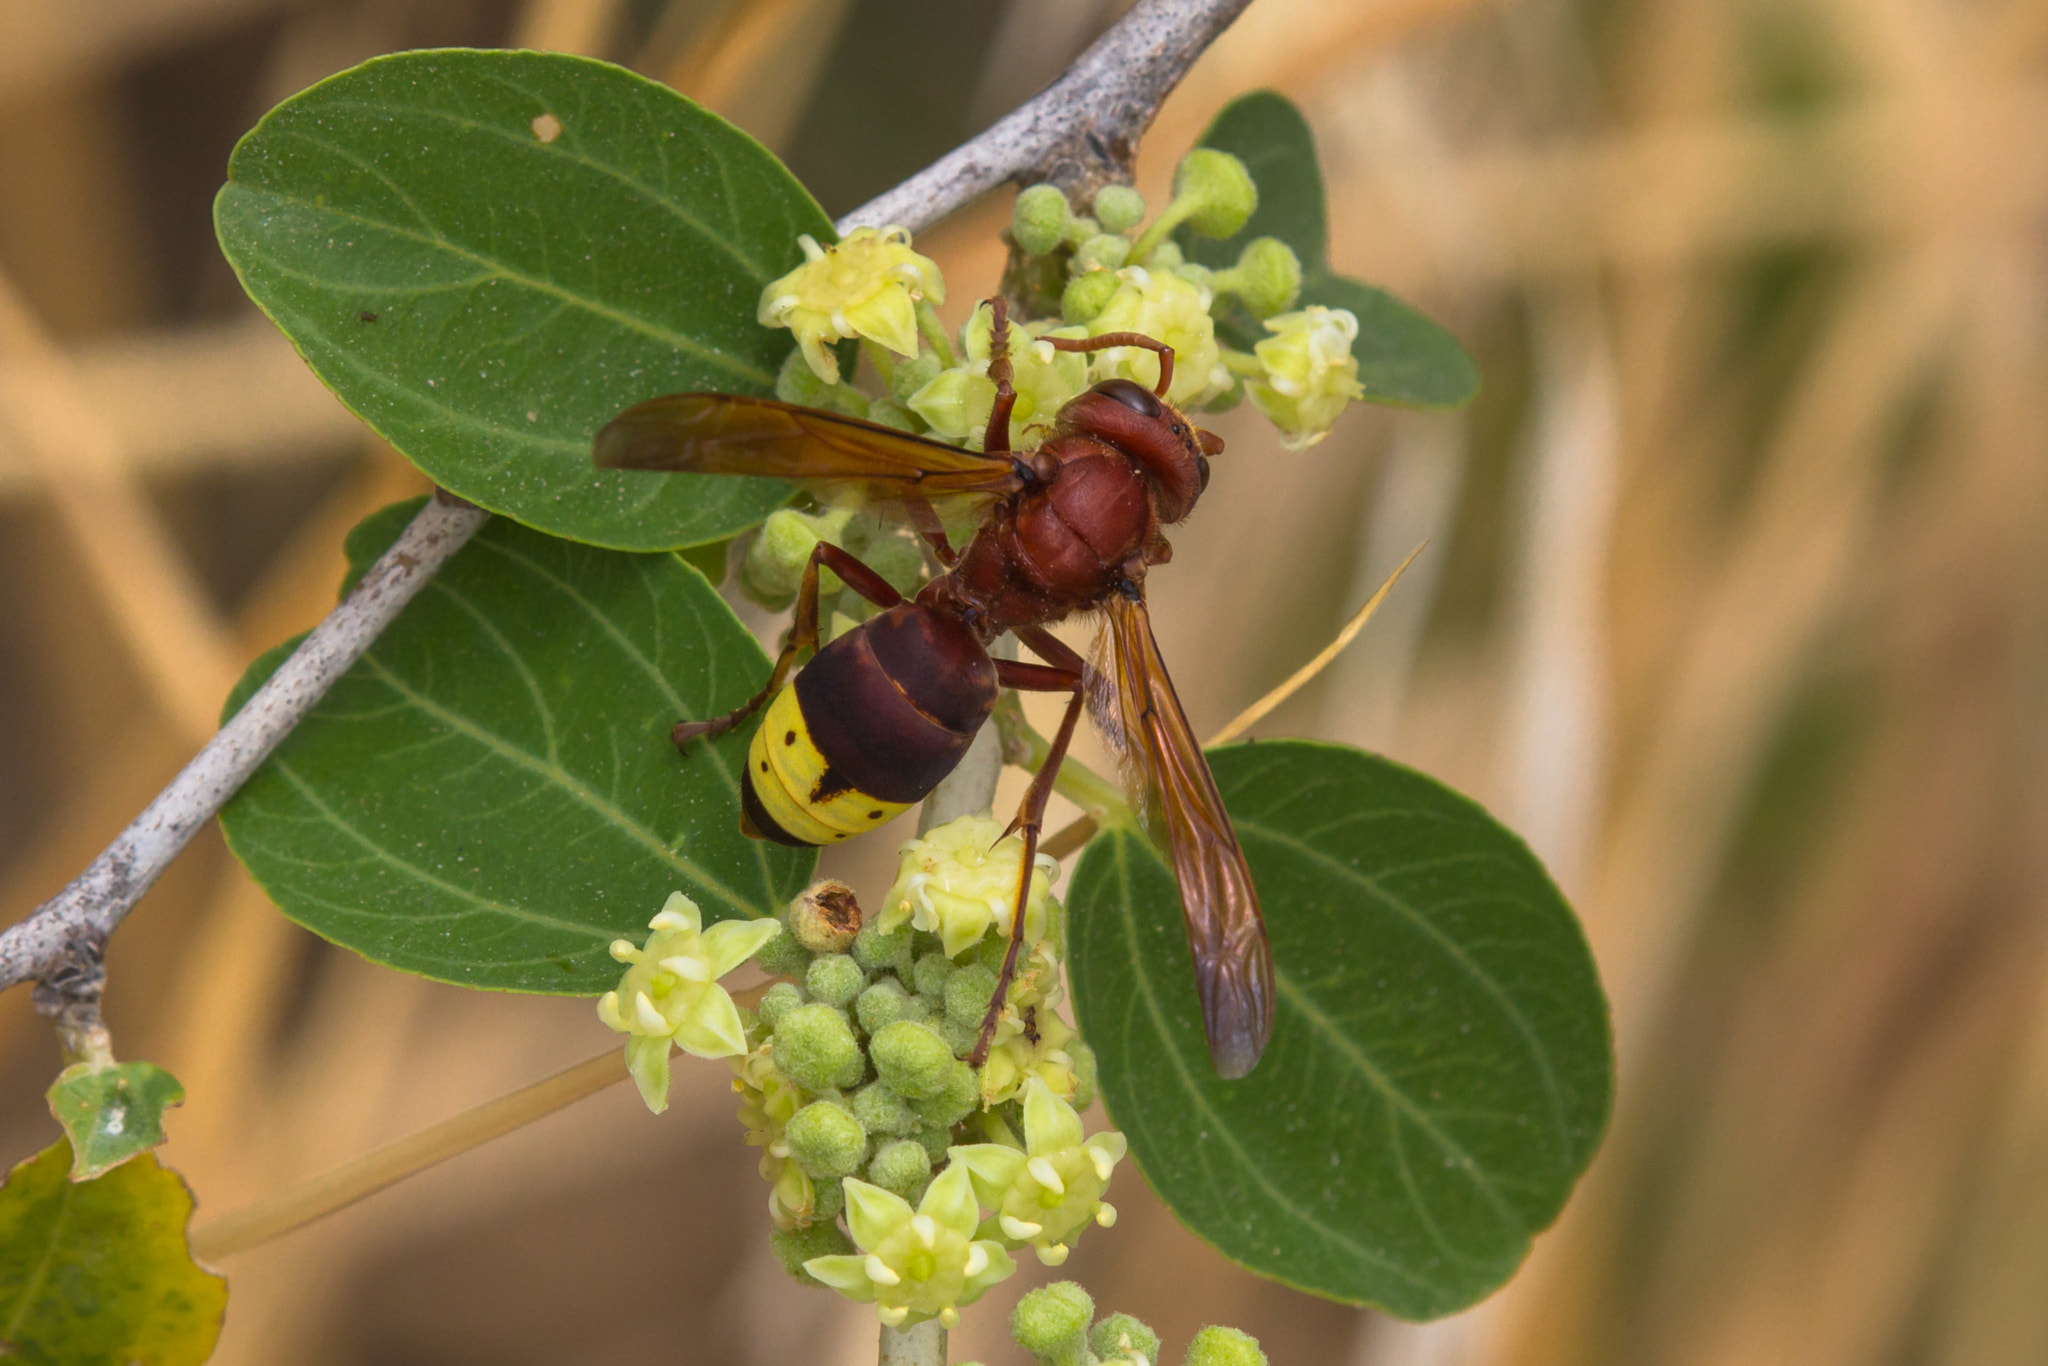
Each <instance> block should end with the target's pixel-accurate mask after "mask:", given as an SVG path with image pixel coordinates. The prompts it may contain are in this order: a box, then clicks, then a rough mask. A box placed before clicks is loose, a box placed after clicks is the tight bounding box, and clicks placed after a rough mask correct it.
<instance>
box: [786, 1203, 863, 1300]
mask: <svg viewBox="0 0 2048 1366" xmlns="http://www.w3.org/2000/svg"><path fill="white" fill-rule="evenodd" d="M768 1250H769V1251H770V1252H772V1253H774V1254H775V1260H776V1262H777V1263H779V1264H780V1265H781V1267H782V1269H783V1270H784V1271H787V1272H788V1273H789V1274H790V1275H792V1276H794V1277H796V1278H797V1279H798V1280H800V1281H802V1282H804V1283H805V1284H806V1285H822V1284H823V1282H822V1281H819V1280H818V1279H816V1278H815V1277H813V1276H812V1275H811V1273H810V1272H808V1271H806V1270H804V1263H805V1262H808V1261H809V1260H810V1259H811V1258H813V1257H832V1256H838V1255H841V1254H844V1253H848V1252H851V1251H853V1240H852V1239H850V1238H848V1237H847V1236H846V1234H845V1233H843V1232H841V1231H840V1228H839V1225H837V1224H835V1223H833V1222H832V1221H831V1220H829V1219H827V1220H823V1221H821V1222H819V1223H815V1224H808V1225H805V1226H804V1227H802V1228H792V1229H779V1228H778V1229H775V1230H773V1231H772V1232H770V1233H769V1235H768Z"/></svg>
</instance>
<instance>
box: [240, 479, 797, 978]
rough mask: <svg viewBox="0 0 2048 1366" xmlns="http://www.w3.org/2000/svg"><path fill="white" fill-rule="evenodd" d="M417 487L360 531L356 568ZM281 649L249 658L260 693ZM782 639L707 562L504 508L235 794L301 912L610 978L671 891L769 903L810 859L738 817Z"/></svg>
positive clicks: (448, 964)
mask: <svg viewBox="0 0 2048 1366" xmlns="http://www.w3.org/2000/svg"><path fill="white" fill-rule="evenodd" d="M416 506H417V504H409V505H400V506H398V507H394V508H388V509H386V510H385V511H383V512H381V513H379V514H377V515H376V516H375V517H373V518H372V519H370V521H368V522H366V523H365V524H364V526H363V527H361V528H359V529H358V530H357V532H356V533H354V534H352V535H351V536H350V537H349V541H348V551H349V555H350V558H351V560H352V561H353V563H354V565H355V569H356V571H357V572H360V570H361V569H362V568H363V567H364V566H366V565H367V564H368V563H369V562H370V561H371V560H372V559H374V558H375V557H376V555H377V554H379V553H380V552H381V551H382V550H383V549H384V548H385V547H386V546H387V545H389V543H390V542H391V541H392V540H393V539H395V538H396V536H397V534H398V532H399V530H400V529H401V528H402V527H403V526H404V524H405V523H406V521H407V520H409V518H410V516H411V513H412V510H413V508H414V507H416ZM281 658H282V647H280V650H275V651H272V652H271V653H270V654H269V655H266V656H265V657H264V659H263V660H261V661H258V663H257V664H256V665H255V666H253V667H252V668H251V669H250V671H249V674H248V676H246V677H245V678H244V679H243V681H242V684H241V686H240V687H238V688H237V690H236V693H237V695H236V697H235V698H234V699H232V700H231V702H230V706H231V707H233V706H239V705H240V703H241V701H242V700H243V699H244V698H246V696H247V695H248V693H250V692H252V691H254V689H255V688H256V686H257V685H258V684H259V683H260V682H261V681H262V679H263V678H265V677H267V676H268V673H269V670H270V669H274V668H275V667H276V664H277V662H278V661H279V660H280V659H281ZM767 675H768V660H767V658H766V657H765V656H764V655H763V654H762V653H761V648H760V646H759V645H757V644H756V643H755V642H754V638H753V637H752V636H751V635H749V634H748V633H747V631H746V629H745V628H744V627H742V626H741V625H740V623H739V620H738V618H736V617H734V616H733V614H732V611H731V609H730V608H728V607H727V606H726V605H725V604H724V602H722V601H721V600H720V599H719V597H718V595H717V594H716V593H714V592H713V591H712V590H711V587H710V585H709V584H707V583H706V582H705V580H704V576H703V575H701V574H699V573H698V572H697V571H696V570H694V569H692V568H690V567H689V566H687V565H685V564H684V563H683V562H682V561H681V560H680V559H679V558H677V557H676V556H674V555H671V554H658V555H629V554H625V553H622V552H619V551H608V550H599V549H597V548H595V547H592V546H585V545H578V544H575V543H574V542H569V541H562V540H557V539H555V538H553V537H549V536H543V535H540V534H539V533H537V532H534V531H530V530H528V529H527V528H525V527H522V526H519V525H517V524H515V523H512V522H506V521H502V520H493V521H492V522H490V523H489V524H487V525H486V526H485V528H484V529H483V530H482V531H481V532H479V533H477V536H476V538H475V539H474V540H472V541H471V542H470V543H469V544H468V545H467V546H465V547H463V549H462V550H461V551H460V552H459V553H457V554H456V555H455V557H454V558H453V559H451V560H450V561H449V562H448V563H447V565H445V566H444V567H443V568H442V570H441V572H440V573H439V574H437V575H435V577H434V579H433V581H432V582H431V583H429V584H428V585H427V586H426V587H425V588H423V589H422V590H421V591H420V595H419V597H418V598H416V599H414V600H413V602H412V603H411V604H410V605H409V606H408V607H407V608H406V609H405V611H404V612H403V613H402V614H401V615H400V616H399V618H398V620H397V621H395V622H393V623H392V625H391V626H390V627H389V628H388V629H387V630H386V631H385V632H384V634H383V635H382V636H380V637H379V638H378V640H377V643H376V644H375V645H374V646H373V647H372V648H371V650H370V652H369V653H368V654H367V655H366V656H364V658H363V659H362V660H361V661H360V662H358V663H357V664H356V666H355V667H354V668H353V669H351V670H350V671H349V672H348V673H347V674H346V675H344V676H343V677H342V679H341V681H340V682H339V683H337V684H336V685H335V687H334V689H333V690H332V691H331V692H329V693H328V694H327V696H326V697H325V698H324V699H322V701H321V702H320V704H319V705H318V706H317V707H316V708H314V710H313V712H312V713H311V714H310V715H309V716H308V717H307V718H306V720H305V721H304V722H303V723H302V724H301V725H300V726H299V727H298V729H296V730H295V731H293V732H292V734H291V736H290V738H288V739H287V740H286V741H285V742H284V743H283V744H282V745H281V746H279V747H278V750H277V753H276V754H274V755H273V756H272V757H271V758H270V760H269V761H268V762H267V763H265V764H264V766H263V767H262V768H261V769H259V770H258V771H257V773H256V776H255V777H253V778H252V779H250V781H249V782H248V784H247V785H245V786H244V787H243V788H242V790H241V792H240V793H238V794H237V795H236V797H235V799H234V800H233V801H232V802H230V803H229V804H228V806H227V808H226V809H225V810H224V811H222V813H221V825H222V827H223V828H224V830H225V831H226V833H227V838H228V844H229V847H231V848H232V849H233V850H234V851H235V853H236V854H237V855H239V856H240V858H241V859H242V861H243V863H245V864H247V865H248V867H249V871H250V872H251V873H252V874H254V875H255V877H256V880H257V881H258V882H260V883H261V884H262V885H263V888H264V890H265V891H267V892H268V893H269V894H270V895H271V897H272V898H273V899H274V900H276V902H277V904H278V905H279V906H280V907H281V908H282V909H283V910H284V912H285V914H287V915H289V916H291V917H292V919H294V920H296V921H298V922H299V923H300V924H302V925H305V926H306V927H307V928H308V929H311V930H313V931H314V932H315V933H317V934H321V935H324V936H326V937H327V938H329V939H332V940H334V941H335V942H336V943H338V944H343V945H346V946H347V947H349V948H351V949H354V950H355V951H356V952H358V953H360V954H362V955H363V956H364V957H366V958H371V959H374V960H375V961H377V962H380V963H388V964H390V965H391V966H393V967H397V968H402V969H404V970H405V971H407V972H414V973H418V974H420V975H422V976H426V977H433V978H437V979H440V980H443V981H449V982H458V983H461V984H464V985H467V986H477V987H491V988H497V989H502V990H510V991H542V992H557V993H564V994H574V995H596V994H598V993H601V992H603V991H606V990H608V989H609V988H611V987H613V986H616V985H617V984H618V977H619V972H620V969H619V965H618V964H617V963H615V962H614V961H612V959H611V957H610V955H609V953H608V952H607V948H608V946H609V945H610V943H611V941H612V940H613V939H615V938H619V937H621V936H623V937H626V938H630V939H632V940H634V941H635V942H638V941H639V940H640V939H642V938H644V937H645V935H646V932H647V922H648V920H649V919H650V918H651V917H652V916H653V915H654V913H655V912H656V911H658V910H660V909H661V905H662V902H663V901H664V900H665V899H666V898H667V896H668V894H669V893H670V892H672V891H676V890H681V891H683V892H685V893H687V894H688V895H689V896H690V897H692V898H693V899H694V900H695V901H696V902H697V904H698V905H699V906H700V907H701V908H702V909H703V911H704V916H705V920H706V922H707V923H709V922H711V921H716V920H722V919H727V918H730V917H733V916H760V915H767V914H771V913H773V912H774V911H776V910H777V909H779V908H780V907H781V906H782V905H783V904H784V903H785V902H787V901H788V899H789V898H790V897H792V896H794V895H795V894H796V893H797V892H798V891H800V890H801V889H802V888H803V886H804V884H805V881H806V879H807V878H808V876H809V873H810V870H811V867H812V865H813V863H814V861H815V854H814V853H813V852H812V851H810V850H797V849H785V848H783V847H781V846H779V845H772V844H766V843H763V842H761V841H759V840H750V839H748V838H746V837H745V836H744V835H742V834H740V832H739V823H738V815H739V795H738V794H739V766H740V765H741V764H743V763H744V762H745V761H746V746H747V740H748V732H747V730H746V729H745V728H742V729H741V730H740V731H738V732H736V733H734V734H732V735H729V736H726V737H725V738H723V739H721V740H719V741H717V742H716V743H714V744H710V745H706V744H703V743H702V742H698V743H696V744H694V745H692V746H691V748H690V751H689V753H688V754H687V755H682V756H679V755H678V754H677V753H676V750H675V747H674V746H673V745H672V744H670V743H669V739H668V732H669V728H670V727H671V726H672V725H674V724H675V722H676V721H677V720H679V719H684V718H702V717H706V716H713V715H717V714H720V713H722V712H726V711H729V710H731V709H732V708H734V707H736V706H738V705H739V704H740V703H742V702H744V701H745V700H746V699H747V697H748V696H750V695H751V694H752V693H753V692H754V690H755V689H756V688H758V687H759V686H760V685H761V684H762V682H763V681H765V679H766V678H767Z"/></svg>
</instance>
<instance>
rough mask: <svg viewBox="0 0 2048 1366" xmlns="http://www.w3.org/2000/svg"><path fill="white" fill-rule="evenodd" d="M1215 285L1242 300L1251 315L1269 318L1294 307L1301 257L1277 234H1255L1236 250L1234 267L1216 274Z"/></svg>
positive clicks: (1299, 279) (1299, 289) (1298, 293)
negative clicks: (1256, 235) (1241, 247)
mask: <svg viewBox="0 0 2048 1366" xmlns="http://www.w3.org/2000/svg"><path fill="white" fill-rule="evenodd" d="M1216 283H1217V286H1218V287H1219V288H1222V289H1227V290H1230V291H1231V292H1233V293H1235V294H1236V295H1237V297H1238V298H1240V299H1242V300H1244V306H1245V307H1246V308H1248V309H1250V310H1251V314H1252V316H1253V317H1255V318H1270V317H1272V316H1273V315H1274V314H1276V313H1285V312H1286V311H1287V310H1288V309H1290V308H1292V307H1294V301H1295V299H1296V298H1298V297H1300V294H1301V258H1300V257H1298V256H1296V255H1295V254H1294V248H1292V247H1290V246H1288V245H1287V244H1286V243H1285V242H1283V241H1281V240H1280V239H1279V238H1277V237H1255V238H1253V239H1252V240H1251V241H1250V242H1248V243H1246V244H1245V249H1244V250H1243V251H1242V252H1241V253H1239V255H1238V258H1237V267H1236V269H1235V270H1230V271H1225V272H1223V274H1222V275H1221V276H1219V277H1218V278H1217V281H1216Z"/></svg>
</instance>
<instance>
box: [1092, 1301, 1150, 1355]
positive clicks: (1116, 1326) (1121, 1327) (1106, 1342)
mask: <svg viewBox="0 0 2048 1366" xmlns="http://www.w3.org/2000/svg"><path fill="white" fill-rule="evenodd" d="M1088 1345H1089V1346H1090V1347H1092V1348H1094V1349H1095V1355H1097V1356H1099V1357H1101V1358H1103V1359H1104V1360H1105V1361H1106V1360H1109V1359H1110V1358H1113V1357H1120V1358H1122V1359H1123V1360H1125V1361H1129V1360H1131V1359H1132V1358H1133V1357H1143V1358H1144V1359H1145V1360H1146V1361H1149V1362H1151V1363H1152V1366H1158V1363H1159V1334H1157V1333H1155V1332H1153V1331H1152V1330H1151V1329H1150V1328H1148V1327H1146V1326H1145V1324H1143V1323H1141V1322H1140V1321H1139V1320H1138V1319H1137V1318H1136V1317H1135V1316H1133V1315H1130V1314H1109V1315H1105V1316H1104V1318H1103V1320H1102V1322H1100V1323H1098V1324H1096V1325H1095V1326H1094V1327H1093V1328H1091V1329H1089V1330H1088Z"/></svg>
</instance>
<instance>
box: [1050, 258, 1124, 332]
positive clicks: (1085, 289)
mask: <svg viewBox="0 0 2048 1366" xmlns="http://www.w3.org/2000/svg"><path fill="white" fill-rule="evenodd" d="M1116 290H1117V278H1116V275H1115V274H1114V273H1113V272H1111V271H1107V270H1097V271H1091V272H1089V273H1088V274H1086V275H1076V276H1075V277H1074V278H1073V279H1071V280H1069V281H1067V287H1066V289H1065V290H1064V291H1062V292H1061V294H1060V317H1061V318H1062V319H1063V320H1065V321H1066V322H1068V323H1072V324H1074V325H1075V326H1080V325H1081V324H1083V323H1091V322H1094V321H1095V315H1096V314H1098V313H1100V312H1101V311H1102V310H1103V308H1104V307H1105V306H1106V305H1107V304H1108V303H1109V301H1110V300H1111V299H1112V298H1114V297H1115V296H1116Z"/></svg>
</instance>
